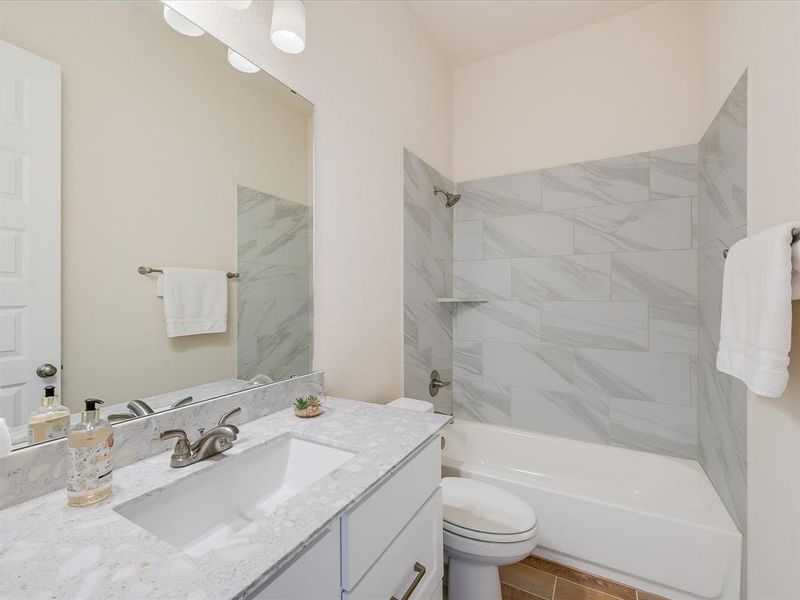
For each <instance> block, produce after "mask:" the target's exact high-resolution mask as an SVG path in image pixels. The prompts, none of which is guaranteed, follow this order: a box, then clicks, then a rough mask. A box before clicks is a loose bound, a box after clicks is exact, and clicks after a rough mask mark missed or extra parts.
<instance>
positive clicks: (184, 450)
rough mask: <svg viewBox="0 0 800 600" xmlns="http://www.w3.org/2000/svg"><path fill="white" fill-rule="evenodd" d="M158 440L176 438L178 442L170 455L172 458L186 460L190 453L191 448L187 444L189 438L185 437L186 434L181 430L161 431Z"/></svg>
mask: <svg viewBox="0 0 800 600" xmlns="http://www.w3.org/2000/svg"><path fill="white" fill-rule="evenodd" d="M159 438H160V439H162V440H168V439H170V438H178V441H177V443H176V444H175V451H174V452H173V453H172V458H186V457H187V456H189V455H191V453H192V447H191V444H189V437H188V436H187V435H186V432H185V431H184V430H183V429H168V430H167V431H162V432H161V435H160V436H159Z"/></svg>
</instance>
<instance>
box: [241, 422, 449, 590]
mask: <svg viewBox="0 0 800 600" xmlns="http://www.w3.org/2000/svg"><path fill="white" fill-rule="evenodd" d="M441 461H442V457H441V441H440V438H439V437H436V439H434V440H433V441H431V442H429V443H428V444H426V445H425V446H423V447H422V449H421V450H419V451H417V453H416V454H415V455H414V456H412V457H411V458H410V459H408V460H407V461H406V462H405V463H404V464H403V465H402V466H400V467H399V468H398V469H397V471H396V472H395V473H394V474H393V475H392V476H391V477H390V478H389V479H388V480H387V481H386V482H384V483H383V484H382V485H381V486H380V487H379V488H377V489H376V490H375V491H373V492H372V493H371V494H369V495H368V496H367V497H366V498H363V499H362V500H361V501H360V502H359V503H358V504H357V505H356V506H355V507H353V508H351V509H350V510H348V511H347V512H346V513H345V514H343V515H342V516H341V517H340V519H339V520H338V521H336V522H335V523H333V524H331V525H330V526H329V529H328V530H327V531H326V532H325V534H324V535H323V536H322V537H321V538H319V539H318V540H317V541H316V542H315V543H313V544H312V545H311V546H310V548H309V549H308V550H306V551H305V552H304V553H303V554H302V555H301V556H300V557H299V558H297V559H296V560H295V561H294V562H293V563H291V564H290V565H289V566H288V567H287V568H286V569H284V570H283V571H282V572H281V573H280V574H279V575H278V576H277V577H276V578H274V579H273V580H272V581H270V582H268V583H266V584H265V585H264V586H263V587H262V588H261V589H258V590H256V591H254V592H252V593H250V594H248V595H247V600H334V599H336V598H341V599H342V600H392V599H394V600H433V599H436V600H439V599H441V596H442V588H441V582H442V574H443V566H442V494H441V490H440V488H439V482H440V479H441Z"/></svg>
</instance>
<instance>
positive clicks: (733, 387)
mask: <svg viewBox="0 0 800 600" xmlns="http://www.w3.org/2000/svg"><path fill="white" fill-rule="evenodd" d="M699 159H700V170H699V171H700V181H699V185H700V189H699V197H698V228H697V235H698V243H699V248H698V263H699V264H698V273H699V276H698V280H699V286H698V300H699V307H700V311H699V340H698V382H699V391H700V393H699V402H698V427H699V433H700V435H699V442H700V444H699V450H700V463H701V464H702V465H703V468H704V469H705V471H706V473H708V476H709V478H710V479H711V482H712V483H713V484H714V487H715V488H716V490H717V492H718V493H719V495H720V498H722V501H723V503H724V504H725V506H726V507H727V509H728V511H729V512H730V513H731V516H732V517H733V519H734V521H736V524H737V525H738V526H739V529H741V530H742V533H746V516H747V406H746V401H747V393H746V390H745V387H744V384H742V383H741V382H740V381H739V380H738V379H734V378H732V377H730V376H729V375H726V374H724V373H720V372H719V371H717V369H716V355H717V346H718V343H719V321H720V302H721V292H722V272H723V268H724V260H723V258H722V250H723V248H728V247H730V246H731V245H732V244H733V243H734V242H736V241H738V240H740V239H741V238H743V237H745V236H746V235H747V181H746V177H747V75H746V74H745V75H743V76H742V78H741V79H740V80H739V82H738V83H737V84H736V85H735V86H734V88H733V91H732V92H731V93H730V95H729V96H728V98H727V100H726V101H725V103H724V104H723V106H722V108H721V109H720V111H719V113H718V114H717V116H716V117H715V118H714V120H713V121H712V123H711V125H709V127H708V129H707V130H706V132H705V134H704V135H703V138H702V139H701V140H700V153H699Z"/></svg>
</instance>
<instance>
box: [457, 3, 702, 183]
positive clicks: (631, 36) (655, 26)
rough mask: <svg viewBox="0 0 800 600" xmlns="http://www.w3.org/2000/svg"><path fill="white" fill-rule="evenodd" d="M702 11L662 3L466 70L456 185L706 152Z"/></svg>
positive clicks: (461, 73) (460, 85) (460, 79)
mask: <svg viewBox="0 0 800 600" xmlns="http://www.w3.org/2000/svg"><path fill="white" fill-rule="evenodd" d="M700 10H701V6H700V3H698V2H659V3H656V4H653V5H649V6H646V7H644V8H641V9H638V10H635V11H631V12H628V13H625V14H622V15H620V16H617V17H614V18H611V19H607V20H605V21H601V22H599V23H595V24H593V25H589V26H587V27H583V28H581V29H577V30H574V31H571V32H568V33H565V34H562V35H559V36H557V37H553V38H550V39H547V40H543V41H541V42H538V43H535V44H532V45H529V46H525V47H523V48H520V49H518V50H513V51H511V52H506V53H503V54H500V55H497V56H495V57H492V58H489V59H486V60H484V61H481V62H477V63H474V64H471V65H467V66H464V67H459V68H457V69H456V70H455V72H454V79H453V81H454V84H453V98H454V101H453V122H454V125H453V165H454V167H453V170H454V176H455V177H454V178H455V180H456V181H465V180H469V179H476V178H480V177H489V176H494V175H503V174H507V173H515V172H519V171H526V170H532V169H539V168H544V167H551V166H556V165H563V164H569V163H572V162H581V161H585V160H592V159H598V158H608V157H611V156H618V155H623V154H631V153H633V152H640V151H645V150H652V149H654V148H667V147H671V146H679V145H682V144H689V143H695V142H697V140H698V139H699V138H700V132H702V131H703V129H704V128H705V125H706V124H707V123H704V122H703V120H702V117H703V114H702V112H701V110H700V103H699V100H698V90H700V89H701V88H702V76H703V65H702V60H701V55H702V35H701V19H700Z"/></svg>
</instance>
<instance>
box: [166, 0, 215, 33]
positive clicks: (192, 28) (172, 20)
mask: <svg viewBox="0 0 800 600" xmlns="http://www.w3.org/2000/svg"><path fill="white" fill-rule="evenodd" d="M164 20H165V21H166V22H167V24H168V25H169V26H170V27H172V28H173V29H174V30H175V31H177V32H178V33H182V34H183V35H188V36H189V37H200V36H201V35H203V34H204V33H205V31H203V30H202V29H200V28H199V27H198V26H197V25H195V24H194V23H192V22H191V21H190V20H189V19H187V18H186V17H184V16H183V15H182V14H181V13H179V12H178V11H177V10H175V9H172V8H170V7H169V6H167V5H166V4H165V5H164Z"/></svg>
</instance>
